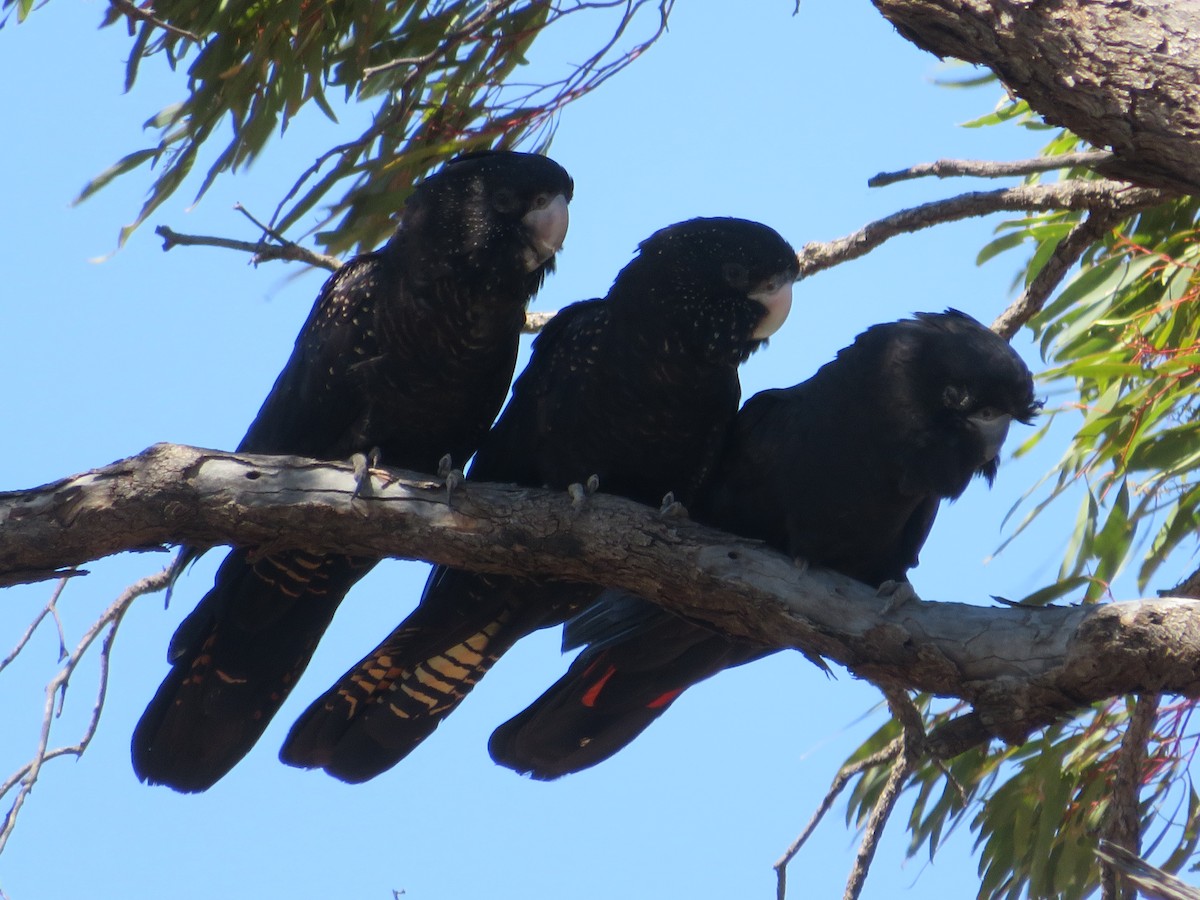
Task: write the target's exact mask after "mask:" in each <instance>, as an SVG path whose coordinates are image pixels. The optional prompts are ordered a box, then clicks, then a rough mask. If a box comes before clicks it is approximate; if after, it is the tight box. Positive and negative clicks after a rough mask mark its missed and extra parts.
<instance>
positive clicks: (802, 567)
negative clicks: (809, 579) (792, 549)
mask: <svg viewBox="0 0 1200 900" xmlns="http://www.w3.org/2000/svg"><path fill="white" fill-rule="evenodd" d="M792 565H793V566H795V568H796V571H797V572H799V573H800V574H801V575H803V574H804V573H805V572H807V571H808V570H809V568H810V563H809V561H808V560H807V559H805V558H804V557H803V556H793V557H792Z"/></svg>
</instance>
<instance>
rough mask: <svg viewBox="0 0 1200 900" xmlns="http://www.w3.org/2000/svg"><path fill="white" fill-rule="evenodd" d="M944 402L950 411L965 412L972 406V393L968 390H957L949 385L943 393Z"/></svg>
mask: <svg viewBox="0 0 1200 900" xmlns="http://www.w3.org/2000/svg"><path fill="white" fill-rule="evenodd" d="M942 402H943V403H945V404H946V406H947V408H949V409H958V410H964V409H966V408H967V407H969V406H970V405H971V393H970V391H968V390H967V389H966V388H956V387H955V386H954V385H952V384H951V385H947V386H946V389H945V390H944V391H942Z"/></svg>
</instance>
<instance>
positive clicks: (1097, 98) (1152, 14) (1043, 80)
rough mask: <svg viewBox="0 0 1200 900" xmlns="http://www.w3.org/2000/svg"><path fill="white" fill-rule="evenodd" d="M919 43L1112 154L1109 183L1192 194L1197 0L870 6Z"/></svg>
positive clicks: (1197, 121) (1199, 150)
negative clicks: (982, 72)
mask: <svg viewBox="0 0 1200 900" xmlns="http://www.w3.org/2000/svg"><path fill="white" fill-rule="evenodd" d="M874 3H875V6H876V7H877V8H878V9H879V11H880V12H882V13H883V15H884V16H885V17H886V18H887V19H888V20H889V21H890V22H892V24H894V25H895V26H896V28H897V29H898V30H899V32H900V33H901V34H902V35H903V36H904V37H906V38H907V39H908V40H910V41H912V42H913V43H914V44H916V45H917V46H918V47H921V48H923V49H925V50H928V51H930V52H931V53H935V54H937V55H938V56H953V57H957V58H958V59H963V60H966V61H967V62H971V63H978V64H981V65H985V66H987V67H988V68H990V69H991V70H992V71H993V72H995V73H996V75H997V76H999V78H1000V80H1001V81H1002V82H1004V84H1005V86H1006V87H1007V88H1008V89H1009V90H1010V91H1011V92H1012V93H1014V94H1016V95H1017V96H1018V97H1021V98H1023V99H1024V100H1026V101H1028V103H1029V105H1030V106H1031V107H1032V108H1033V109H1034V110H1036V111H1037V112H1038V113H1040V114H1041V115H1042V116H1043V117H1045V119H1046V120H1047V121H1048V122H1050V123H1052V124H1055V125H1062V126H1064V127H1066V128H1069V129H1070V130H1071V131H1073V132H1074V133H1075V134H1077V135H1079V136H1080V137H1082V138H1084V139H1086V140H1088V141H1089V142H1091V143H1092V144H1094V145H1095V146H1097V147H1106V148H1110V149H1111V150H1112V151H1113V152H1114V153H1115V154H1116V155H1117V162H1116V163H1115V164H1113V165H1112V166H1110V167H1107V168H1106V169H1105V171H1106V173H1107V174H1109V175H1112V176H1114V177H1120V178H1125V179H1128V180H1131V181H1136V182H1139V183H1142V184H1148V185H1152V186H1156V187H1166V188H1169V189H1172V190H1176V191H1179V192H1181V193H1185V194H1188V193H1196V192H1197V191H1200V80H1198V79H1197V78H1196V73H1197V71H1200V3H1198V2H1196V0H1141V2H1137V0H1053V2H1041V0H1038V2H1032V0H874Z"/></svg>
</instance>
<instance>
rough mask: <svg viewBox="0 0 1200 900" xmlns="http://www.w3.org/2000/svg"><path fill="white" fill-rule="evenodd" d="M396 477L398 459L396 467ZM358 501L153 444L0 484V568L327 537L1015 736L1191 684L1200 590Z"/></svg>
mask: <svg viewBox="0 0 1200 900" xmlns="http://www.w3.org/2000/svg"><path fill="white" fill-rule="evenodd" d="M393 474H397V473H393ZM398 474H399V476H400V477H398V478H396V480H394V481H391V482H390V483H387V484H378V485H374V486H373V487H372V489H371V490H370V491H369V492H367V494H366V495H365V496H362V495H360V496H359V497H357V498H355V497H354V492H355V488H356V482H355V478H354V472H353V468H352V466H351V465H350V464H349V463H347V464H329V463H319V462H316V461H313V460H305V459H298V458H293V457H270V456H252V455H246V454H231V453H223V452H218V451H214V450H201V449H197V448H194V447H184V446H178V445H171V444H159V445H156V446H154V447H151V448H150V449H148V450H146V451H144V452H143V453H141V454H139V455H138V456H135V457H130V458H129V459H125V460H121V461H119V462H116V463H113V464H111V465H109V466H106V467H104V468H101V469H96V470H93V471H91V472H87V473H84V474H82V475H78V476H74V477H72V478H66V479H63V480H62V481H58V482H55V483H53V484H49V485H46V486H44V487H41V488H36V489H33V490H29V491H17V492H10V493H4V494H0V583H3V582H4V581H5V580H7V581H8V582H13V581H19V580H30V579H31V578H34V577H37V576H38V575H39V574H41V575H43V576H44V575H45V573H47V572H53V571H57V570H59V569H61V568H63V567H66V566H74V565H77V564H79V563H82V562H84V561H86V560H90V559H96V558H98V557H102V556H106V555H109V554H112V553H117V552H120V551H123V550H136V549H147V548H159V547H161V546H162V545H163V544H166V543H187V544H190V545H194V546H199V547H206V546H212V545H215V544H236V545H242V546H256V547H260V548H262V549H263V550H264V552H269V551H271V550H275V549H282V548H285V547H304V548H307V549H310V550H315V551H341V552H346V553H354V554H358V555H365V556H371V555H374V556H381V557H382V556H400V557H411V558H420V559H428V560H431V561H434V562H439V563H445V564H448V565H454V566H462V567H465V568H472V569H477V570H482V571H488V572H498V573H507V574H517V575H529V576H541V577H549V578H559V579H570V580H578V581H591V582H603V583H606V584H610V585H614V586H617V587H621V588H625V589H627V590H631V591H635V592H637V593H639V594H641V595H643V596H645V597H647V598H649V599H651V600H654V601H655V602H658V603H661V604H662V605H664V606H666V607H667V608H670V609H674V610H677V611H680V612H685V613H687V614H688V615H689V616H692V617H694V618H697V619H701V620H703V621H706V622H709V623H711V624H712V625H713V626H714V627H715V628H717V629H719V630H721V631H723V632H725V633H727V634H729V635H731V636H732V637H735V638H740V639H743V640H748V641H752V642H754V643H757V644H762V645H767V646H777V647H795V648H798V649H802V650H804V651H806V652H808V653H817V654H821V655H823V656H825V657H828V658H829V659H832V660H835V661H837V662H839V663H841V664H843V665H845V666H847V667H848V668H849V669H850V670H851V671H853V672H854V673H855V674H857V675H859V676H861V677H864V678H868V679H870V680H872V681H875V682H877V683H889V682H890V683H893V684H896V685H903V686H905V687H908V688H911V689H914V690H922V691H929V692H932V693H935V694H938V695H942V696H953V697H959V698H962V699H964V700H966V701H968V702H970V703H971V704H972V705H973V706H974V707H975V709H974V712H973V713H972V716H971V725H972V729H974V732H973V733H974V734H976V735H977V736H979V737H980V738H981V739H982V738H983V737H986V736H999V737H1001V738H1004V739H1007V740H1012V741H1019V740H1022V739H1023V738H1024V737H1025V735H1026V734H1027V733H1028V732H1029V730H1030V729H1032V728H1035V727H1039V726H1040V725H1042V724H1045V723H1046V722H1049V721H1052V720H1054V719H1055V718H1057V717H1059V716H1061V715H1062V714H1064V713H1066V712H1068V711H1070V710H1072V709H1076V708H1078V707H1080V706H1083V705H1086V704H1088V703H1091V702H1093V701H1096V700H1099V699H1103V698H1108V697H1113V696H1116V695H1123V694H1128V693H1155V692H1162V693H1173V694H1180V695H1184V696H1188V697H1197V696H1200V603H1197V602H1194V601H1188V600H1182V599H1174V598H1158V599H1148V600H1138V601H1132V602H1127V603H1114V604H1108V605H1105V606H1094V607H1086V608H1082V607H1057V608H1020V607H1018V608H999V609H992V608H982V607H977V606H969V605H967V604H962V603H926V602H922V601H920V600H912V601H910V602H906V603H902V604H900V605H898V606H897V607H895V608H892V606H891V605H890V604H889V600H888V599H887V598H885V597H880V596H878V595H876V593H875V592H874V591H872V590H871V589H870V588H868V587H866V586H865V585H862V584H859V583H857V582H855V581H852V580H851V579H848V578H845V577H843V576H841V575H838V574H836V573H833V572H827V571H822V570H819V569H811V570H808V571H801V570H800V569H798V568H797V567H796V566H795V565H793V563H792V562H791V560H789V559H787V558H786V557H785V556H783V555H782V554H779V553H775V552H773V551H771V550H768V549H765V548H764V547H762V545H761V544H757V543H756V542H753V541H748V540H743V539H740V538H736V537H732V536H730V535H725V534H722V533H720V532H717V531H713V530H712V529H708V528H704V527H702V526H700V525H698V524H696V523H694V522H691V521H689V520H687V519H681V518H679V517H674V516H661V515H659V514H658V513H657V512H656V511H654V510H650V509H647V508H645V507H642V506H639V505H637V504H634V503H631V502H629V501H626V500H623V499H620V498H615V497H609V496H605V495H602V494H597V495H593V496H591V497H589V498H588V500H587V501H586V502H585V503H583V504H578V505H576V504H573V503H572V500H571V498H570V497H569V495H568V494H567V493H566V492H550V491H544V490H530V489H523V488H517V487H512V486H504V485H490V484H480V483H474V482H468V483H466V484H464V485H463V486H462V487H460V488H459V489H458V490H457V491H455V492H454V494H453V501H452V505H447V503H446V491H445V489H444V487H443V485H442V483H441V481H439V480H435V479H433V478H431V477H426V476H421V475H412V474H409V473H398Z"/></svg>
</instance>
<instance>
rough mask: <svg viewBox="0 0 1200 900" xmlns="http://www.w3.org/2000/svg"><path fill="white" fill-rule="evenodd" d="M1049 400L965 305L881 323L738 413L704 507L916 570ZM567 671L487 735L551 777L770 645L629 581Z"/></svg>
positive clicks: (756, 531) (782, 534)
mask: <svg viewBox="0 0 1200 900" xmlns="http://www.w3.org/2000/svg"><path fill="white" fill-rule="evenodd" d="M1038 406H1039V404H1037V403H1035V402H1034V398H1033V381H1032V379H1031V377H1030V374H1029V370H1028V369H1027V368H1026V367H1025V364H1024V363H1023V362H1022V361H1021V359H1020V357H1018V356H1017V354H1016V353H1015V352H1013V350H1012V349H1011V348H1010V347H1009V346H1008V344H1006V343H1005V342H1004V341H1003V340H1001V339H1000V338H999V337H997V336H996V335H995V334H993V333H992V332H991V331H989V330H988V329H986V328H984V327H983V326H982V325H980V324H979V323H978V322H976V321H975V320H974V319H972V318H970V317H969V316H966V315H964V314H963V313H960V312H958V311H956V310H949V311H947V312H945V313H941V314H933V313H924V314H919V315H917V317H916V318H915V319H909V320H905V321H900V322H892V323H889V324H884V325H875V326H873V327H872V328H869V329H868V330H867V331H865V332H864V333H863V334H861V335H859V336H858V338H857V339H856V340H855V341H854V343H853V344H852V345H851V346H849V347H847V348H845V349H844V350H842V351H841V352H839V353H838V355H837V358H836V359H834V360H833V361H832V362H830V363H828V364H826V365H825V366H823V367H822V368H821V369H820V370H819V371H818V372H817V373H816V374H815V375H814V376H813V377H812V378H810V379H808V380H807V381H805V382H803V383H802V384H798V385H796V386H794V387H791V388H787V389H785V390H771V391H764V392H762V393H760V394H756V395H755V396H754V397H752V398H750V400H749V401H747V403H746V405H745V406H744V407H743V408H742V410H741V412H740V413H738V416H737V420H736V422H735V424H734V427H733V428H732V429H731V436H730V440H729V443H728V445H727V447H726V449H725V452H724V454H723V456H722V460H721V462H720V464H719V466H718V468H717V471H716V473H715V474H714V476H713V479H712V481H711V483H710V485H709V488H708V490H707V491H706V492H705V495H704V497H703V498H702V500H701V501H700V503H699V504H697V506H696V509H695V512H694V515H695V517H696V518H697V519H698V520H700V521H702V522H704V523H706V524H709V525H712V526H714V527H717V528H721V529H723V530H726V531H730V532H734V533H737V534H740V535H743V536H745V537H750V538H757V539H760V540H763V541H765V542H766V543H767V544H768V545H770V546H772V547H774V548H776V549H778V550H781V551H783V552H785V553H788V554H790V555H791V556H793V557H796V558H801V559H804V560H806V561H808V562H810V563H812V564H814V565H820V566H823V567H826V568H831V569H835V570H837V571H839V572H842V573H843V574H845V575H848V576H850V577H852V578H856V579H858V580H859V581H863V582H865V583H867V584H869V585H872V586H877V585H880V584H882V583H883V582H888V581H893V582H904V581H906V580H907V573H908V570H909V569H911V568H912V567H913V566H915V565H916V564H917V555H918V553H919V552H920V549H921V546H922V545H923V544H924V542H925V538H926V537H927V536H928V535H929V529H930V528H931V527H932V525H933V520H934V516H936V515H937V511H938V505H939V503H940V502H941V501H942V500H943V499H950V500H953V499H955V498H957V497H958V496H959V495H960V494H961V493H962V492H963V491H964V490H965V489H966V487H967V484H968V483H969V482H970V481H971V479H972V477H973V476H976V475H979V476H982V477H983V478H984V479H985V480H986V481H987V482H988V483H989V484H991V482H992V479H993V478H994V477H995V475H996V466H997V459H998V455H999V452H1000V446H1001V444H1002V443H1003V441H1004V439H1005V437H1006V435H1007V433H1008V427H1009V424H1010V423H1011V422H1012V421H1013V420H1014V419H1015V420H1017V421H1020V422H1029V421H1030V420H1031V419H1032V417H1033V416H1034V415H1035V413H1036V411H1037V409H1038ZM565 644H566V648H567V649H570V648H571V647H577V646H582V645H585V644H586V645H587V647H586V649H585V650H584V651H583V652H582V653H581V654H580V655H579V656H578V657H577V658H576V659H575V660H574V662H573V663H572V664H571V666H570V669H569V671H568V672H567V673H566V675H564V676H563V677H562V678H561V679H560V680H559V681H558V682H557V683H556V684H555V685H554V686H552V687H551V688H550V689H549V690H548V691H547V692H546V693H545V694H543V695H542V696H541V697H540V698H538V700H536V701H535V702H534V703H533V704H532V705H531V706H530V707H529V708H527V709H526V710H524V711H523V712H521V713H519V714H518V715H517V716H515V717H514V718H513V719H510V720H509V721H508V722H506V723H505V724H504V725H501V726H500V727H499V728H498V729H497V730H496V731H495V732H494V733H493V734H492V738H491V741H490V743H489V749H490V751H491V754H492V758H493V759H495V760H496V762H498V763H500V764H501V765H504V766H508V767H509V768H511V769H516V770H517V771H519V772H526V773H529V774H531V775H532V776H533V777H534V778H537V779H544V780H548V779H553V778H558V777H559V776H562V775H566V774H569V773H571V772H577V771H579V770H580V769H585V768H588V767H589V766H593V765H595V764H596V763H599V762H601V761H603V760H605V759H607V758H608V757H610V756H612V755H613V754H614V753H616V752H617V751H618V750H620V749H621V748H622V747H624V746H625V745H626V744H628V743H629V742H630V741H632V740H633V739H634V738H635V737H637V736H638V735H639V734H640V733H641V732H642V731H643V730H644V729H645V728H646V727H647V726H648V725H649V724H650V723H651V722H653V721H654V720H655V719H656V718H658V717H659V716H660V715H662V713H663V712H664V711H666V709H667V707H669V706H670V705H671V703H672V702H673V701H674V700H675V698H676V697H678V696H679V694H680V693H682V692H683V691H684V690H685V689H687V688H688V687H690V686H691V685H693V684H695V683H697V682H699V681H701V680H703V679H705V678H707V677H709V676H710V675H713V674H715V673H717V672H719V671H721V670H722V669H725V668H729V667H730V666H735V665H740V664H742V663H745V662H749V661H750V660H752V659H756V658H758V657H760V656H763V655H765V654H766V653H769V652H772V651H770V650H767V649H764V648H761V647H754V646H750V645H748V644H742V643H736V642H734V641H731V640H729V639H728V638H725V637H723V636H721V635H718V634H714V633H713V632H712V631H709V630H708V629H706V628H703V627H702V626H700V625H697V624H694V623H691V622H688V621H686V620H684V619H682V618H679V617H677V616H674V615H672V614H670V613H668V612H666V611H665V610H663V609H661V608H660V607H658V606H655V605H653V604H651V603H649V602H648V601H646V600H642V599H640V598H638V597H635V596H632V595H630V594H627V593H623V592H621V591H615V590H613V591H608V592H606V593H605V595H604V596H603V598H602V599H601V601H600V602H598V603H597V604H596V605H594V606H593V607H592V608H590V609H589V610H587V611H586V612H584V613H581V614H580V615H579V616H578V617H576V618H575V619H574V620H572V621H571V622H569V623H568V625H567V629H566V641H565Z"/></svg>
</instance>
